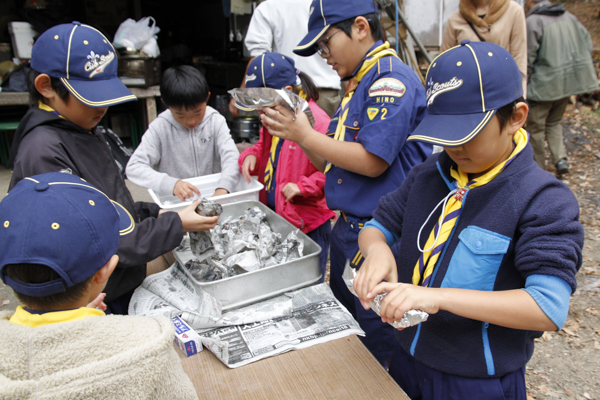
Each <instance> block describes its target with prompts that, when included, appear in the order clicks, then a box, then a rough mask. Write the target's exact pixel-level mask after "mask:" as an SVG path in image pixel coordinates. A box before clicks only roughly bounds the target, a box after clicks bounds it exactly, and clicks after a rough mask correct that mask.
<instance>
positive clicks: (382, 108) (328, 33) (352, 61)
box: [262, 0, 432, 364]
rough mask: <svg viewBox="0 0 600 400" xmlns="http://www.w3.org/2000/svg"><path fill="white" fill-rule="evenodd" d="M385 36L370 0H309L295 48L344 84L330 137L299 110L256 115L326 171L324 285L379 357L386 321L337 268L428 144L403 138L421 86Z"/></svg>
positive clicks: (416, 113) (356, 257)
mask: <svg viewBox="0 0 600 400" xmlns="http://www.w3.org/2000/svg"><path fill="white" fill-rule="evenodd" d="M384 38H385V36H384V32H383V29H382V27H381V23H380V21H379V14H378V11H377V8H376V7H375V5H374V3H373V2H372V1H371V0H351V1H335V0H322V1H321V0H319V1H317V0H315V1H313V2H312V4H311V11H310V18H309V21H308V34H307V35H306V36H305V37H304V39H303V40H302V41H301V42H300V43H299V44H298V46H297V47H296V49H295V50H294V52H295V53H297V54H299V55H302V56H310V55H312V54H314V53H315V52H318V53H319V54H320V55H321V57H322V58H324V59H325V60H327V63H328V64H329V65H331V66H332V67H333V69H334V70H335V71H336V72H337V73H338V75H339V76H340V77H341V78H342V80H343V81H345V82H346V84H347V90H346V94H345V96H344V98H343V100H342V102H341V104H340V107H339V108H338V111H337V112H336V114H335V115H334V116H333V119H332V121H331V125H330V126H329V137H328V136H323V135H321V134H320V133H319V132H316V131H315V130H313V129H311V127H310V125H309V124H308V121H307V119H306V118H304V117H303V116H302V115H301V116H300V117H299V118H296V119H294V117H293V115H291V113H290V112H288V111H286V110H283V109H280V108H278V109H277V110H278V111H279V112H280V113H281V114H277V113H276V112H275V111H274V110H268V109H267V110H266V113H267V114H268V115H269V116H270V117H273V118H274V119H271V118H264V117H263V118H262V122H263V124H264V125H265V126H266V127H267V128H268V129H269V132H271V134H273V135H274V136H280V137H282V138H284V139H286V140H291V141H294V142H296V143H298V144H299V145H300V146H301V147H302V148H303V149H304V150H305V152H306V154H307V155H308V157H309V158H310V160H311V161H312V162H313V164H314V165H315V166H316V167H317V168H318V169H319V170H321V171H323V172H325V176H326V183H325V198H326V199H327V205H328V206H329V208H330V209H332V210H340V211H341V218H339V220H338V221H337V222H336V224H335V226H334V228H333V231H332V235H331V250H330V251H331V274H330V285H331V289H332V291H333V293H334V294H335V296H336V298H337V299H338V300H340V301H341V302H342V304H343V305H344V306H345V307H346V308H347V309H348V310H349V311H350V312H351V313H352V314H353V315H354V316H355V318H356V319H357V320H358V322H359V323H360V325H361V327H362V329H363V330H364V331H365V333H366V336H365V338H364V339H363V343H364V344H365V345H366V346H367V348H368V349H369V350H370V351H371V352H372V353H373V354H374V355H375V357H376V358H377V359H378V360H379V361H380V362H382V363H384V364H385V361H387V360H389V359H390V358H391V353H392V351H393V349H392V348H391V347H390V346H391V344H393V343H394V342H393V329H391V327H390V326H388V325H386V324H381V321H380V319H379V318H378V317H377V315H376V314H375V313H374V312H372V311H368V312H366V313H365V310H363V309H362V307H360V304H358V301H357V299H356V298H355V296H353V295H352V294H351V293H350V292H349V291H348V288H347V287H346V285H345V283H344V281H343V279H342V272H343V269H344V266H345V264H346V260H347V259H349V260H350V261H351V263H352V266H353V267H355V268H359V267H360V265H361V264H362V261H363V257H362V255H361V254H360V252H359V249H358V241H357V240H358V232H359V231H360V229H361V228H362V227H363V224H364V223H365V222H367V221H368V220H369V219H370V218H371V216H372V213H373V210H374V209H375V208H376V207H377V202H378V201H379V198H380V197H381V196H383V195H385V194H387V193H389V192H391V191H393V190H395V189H396V188H397V187H398V186H400V184H401V183H402V181H403V180H404V178H405V177H406V176H407V175H408V171H410V169H411V168H412V167H413V166H415V165H417V164H419V163H421V162H422V161H423V160H425V159H426V158H427V156H428V155H429V154H431V149H432V146H430V145H428V144H425V143H417V142H412V143H407V142H406V139H407V138H408V137H409V135H410V134H411V133H412V131H413V130H414V128H415V127H416V126H417V125H418V124H419V122H420V121H421V120H422V119H423V116H424V115H425V113H426V106H425V91H424V89H423V85H422V84H421V82H420V80H419V78H418V77H417V75H416V74H415V72H414V71H413V70H412V69H410V68H409V67H408V66H406V65H405V64H404V63H402V61H401V60H400V59H399V58H398V57H397V55H396V53H395V52H394V51H393V50H392V49H390V45H389V43H387V42H384Z"/></svg>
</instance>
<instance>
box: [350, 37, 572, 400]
mask: <svg viewBox="0 0 600 400" xmlns="http://www.w3.org/2000/svg"><path fill="white" fill-rule="evenodd" d="M522 96H523V87H522V85H521V74H520V72H519V69H518V67H517V64H516V63H515V61H514V59H513V58H512V56H511V55H510V53H508V52H507V51H506V50H504V49H503V48H502V47H500V46H498V45H495V44H491V43H486V42H478V43H469V41H468V40H465V41H464V42H463V43H461V45H459V46H456V47H453V48H452V49H450V50H448V51H446V52H444V53H442V54H441V55H439V56H438V57H437V58H436V59H435V60H433V63H432V64H431V66H430V67H429V71H428V72H427V104H428V107H429V113H428V115H427V116H426V117H425V119H424V120H423V122H421V124H420V125H419V126H418V127H417V129H416V130H415V131H414V132H413V135H412V136H411V137H410V138H409V140H411V141H412V140H417V141H425V142H428V143H433V144H437V145H440V146H443V147H444V152H442V153H440V154H439V155H435V156H432V157H430V158H429V159H428V160H427V161H425V162H424V163H422V164H421V165H419V166H417V167H415V168H414V169H413V170H412V171H411V172H410V175H409V176H408V178H407V179H406V180H405V181H404V183H403V184H402V186H401V187H400V188H399V189H398V190H396V191H394V192H392V193H390V194H388V195H387V196H385V197H383V198H382V199H381V201H380V202H379V207H378V208H377V209H376V210H375V212H374V213H373V217H374V218H373V220H371V221H370V222H368V223H367V224H366V225H365V229H364V230H363V231H362V232H361V234H360V237H359V243H360V249H361V251H362V253H363V255H364V256H365V262H364V264H363V266H362V268H361V270H360V271H359V273H358V275H357V277H356V279H355V280H354V288H355V290H356V292H357V294H358V296H359V298H360V299H361V302H362V303H363V305H364V307H365V308H369V302H370V300H371V299H373V298H374V296H375V295H376V294H377V293H380V292H383V291H386V292H388V295H387V297H386V298H385V300H384V301H383V302H382V304H381V316H382V320H383V321H389V322H391V321H393V320H400V319H401V318H402V316H403V315H404V313H405V312H406V311H408V310H411V309H419V310H423V311H426V312H428V313H429V314H430V316H429V319H428V320H427V321H426V322H423V323H421V324H419V325H418V326H414V327H411V328H406V329H404V330H401V331H397V332H396V337H397V339H398V341H399V343H400V346H398V347H397V348H396V352H395V353H394V357H393V359H392V364H391V366H390V373H391V374H392V376H393V377H394V379H396V381H397V382H398V383H399V384H400V386H401V387H402V388H403V389H404V390H405V391H406V392H407V394H408V395H409V396H410V397H411V398H419V399H448V398H453V399H467V398H469V399H483V398H485V399H505V398H511V399H523V400H525V399H526V398H527V393H526V388H525V364H526V363H527V361H528V360H529V358H530V357H531V355H532V353H533V345H534V339H535V338H536V337H540V336H541V334H542V332H541V331H545V330H560V328H561V327H562V325H563V324H564V322H565V320H566V318H567V313H568V310H569V299H570V295H571V293H572V292H573V291H574V290H575V288H576V280H575V274H576V272H577V270H578V269H579V267H580V266H581V250H582V246H583V228H582V226H581V224H580V223H579V205H578V203H577V200H576V198H575V196H574V195H573V193H572V192H571V191H570V190H569V188H568V187H567V186H566V185H564V184H563V183H562V182H560V181H559V180H557V179H556V178H555V177H554V176H552V175H551V174H550V173H548V172H546V171H543V170H542V169H540V168H539V167H538V166H537V164H536V163H535V161H534V159H533V150H532V147H531V145H530V143H529V135H528V133H527V132H526V131H525V130H524V129H522V126H523V124H524V123H525V121H526V119H527V112H528V107H527V104H526V103H524V101H523V97H522ZM396 240H401V244H400V252H399V253H400V254H399V256H398V257H397V258H396V259H394V256H393V255H392V253H391V251H390V249H389V247H388V246H390V245H391V244H392V243H393V242H395V241H396ZM383 279H385V280H386V281H387V282H382V280H383ZM411 283H412V284H411Z"/></svg>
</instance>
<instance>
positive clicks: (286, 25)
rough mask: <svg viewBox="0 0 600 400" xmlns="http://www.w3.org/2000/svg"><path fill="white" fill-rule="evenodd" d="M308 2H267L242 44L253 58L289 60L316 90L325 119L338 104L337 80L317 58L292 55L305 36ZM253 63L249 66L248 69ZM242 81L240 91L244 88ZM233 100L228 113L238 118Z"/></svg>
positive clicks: (251, 21) (258, 13)
mask: <svg viewBox="0 0 600 400" xmlns="http://www.w3.org/2000/svg"><path fill="white" fill-rule="evenodd" d="M310 7H311V0H266V1H263V2H261V3H260V4H259V6H258V7H257V8H256V10H254V13H253V14H252V19H251V20H250V25H249V26H248V32H247V33H246V38H245V39H244V44H245V45H246V48H247V49H248V51H249V52H250V56H251V57H252V58H254V57H257V56H259V55H261V54H263V53H268V52H276V53H281V54H284V55H286V56H288V57H290V58H292V59H293V60H294V61H295V62H296V66H297V67H298V69H299V70H300V71H302V72H304V73H306V74H307V75H308V76H310V77H311V79H312V80H313V82H314V83H315V84H316V86H317V88H318V94H315V95H314V100H315V102H316V103H317V104H318V105H319V107H321V108H322V109H323V110H324V111H325V112H326V113H327V115H329V116H330V117H332V116H333V113H335V110H336V108H337V106H338V104H339V103H340V78H339V76H337V74H336V73H335V72H334V71H332V70H331V68H329V67H328V66H327V63H326V62H324V61H323V60H322V59H321V58H320V57H317V56H314V57H299V56H298V55H296V54H294V52H293V51H292V50H293V49H294V47H295V46H296V44H298V42H299V41H300V40H301V39H302V38H303V37H304V35H306V25H307V23H308V17H309V12H310ZM251 62H252V59H250V61H249V62H248V65H250V63H251ZM244 85H245V81H244V82H242V84H241V87H244ZM234 105H235V99H232V100H231V102H230V103H229V111H231V113H232V114H233V115H234V116H237V115H238V110H237V109H236V108H235V106H234Z"/></svg>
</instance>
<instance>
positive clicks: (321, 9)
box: [294, 0, 378, 57]
mask: <svg viewBox="0 0 600 400" xmlns="http://www.w3.org/2000/svg"><path fill="white" fill-rule="evenodd" d="M309 13H310V16H309V17H308V34H307V35H306V36H304V39H302V40H301V41H300V43H298V45H297V46H296V48H294V53H296V54H298V55H299V56H304V57H308V56H312V55H313V54H315V53H316V52H317V47H316V44H317V41H318V40H319V39H320V38H321V37H322V36H323V35H324V34H325V32H327V29H329V27H330V26H331V25H333V24H337V23H338V22H342V21H345V20H347V19H350V18H353V17H358V16H359V15H365V14H372V13H378V11H377V8H375V4H373V0H343V1H339V0H313V2H312V3H311V5H310V11H309Z"/></svg>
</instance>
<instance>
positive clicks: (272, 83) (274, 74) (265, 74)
mask: <svg viewBox="0 0 600 400" xmlns="http://www.w3.org/2000/svg"><path fill="white" fill-rule="evenodd" d="M296 76H297V71H296V63H295V62H294V60H293V59H292V58H290V57H288V56H285V55H283V54H280V53H263V54H261V55H260V56H258V57H256V58H254V59H253V60H252V61H251V62H250V65H248V70H247V72H246V79H245V81H244V82H245V83H246V87H247V88H260V87H265V88H271V89H282V88H284V87H286V86H288V85H292V86H293V85H295V84H296ZM235 107H236V108H238V109H240V110H242V111H255V109H253V108H248V107H246V106H244V105H243V104H242V103H240V102H239V101H238V102H236V103H235Z"/></svg>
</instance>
